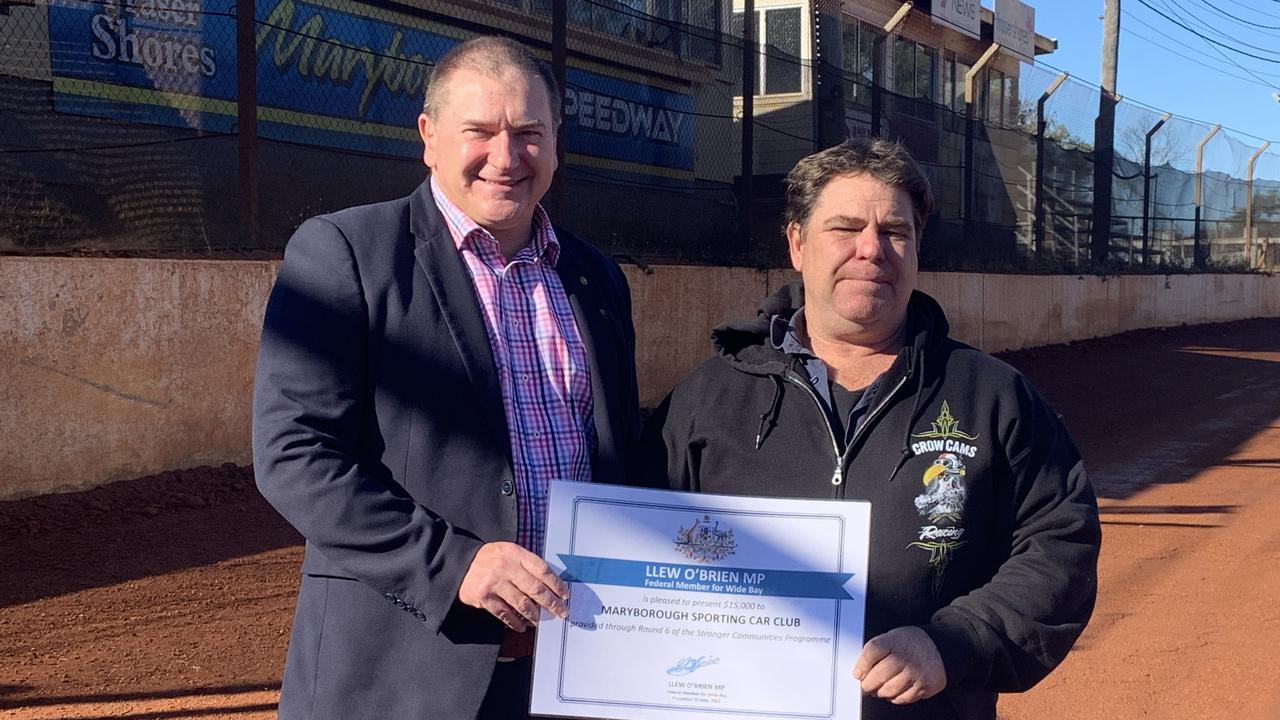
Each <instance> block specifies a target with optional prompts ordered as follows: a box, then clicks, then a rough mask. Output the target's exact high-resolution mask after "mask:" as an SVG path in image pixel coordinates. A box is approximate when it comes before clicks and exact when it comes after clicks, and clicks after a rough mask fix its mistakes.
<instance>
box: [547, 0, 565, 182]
mask: <svg viewBox="0 0 1280 720" xmlns="http://www.w3.org/2000/svg"><path fill="white" fill-rule="evenodd" d="M568 2H569V0H551V75H552V77H554V78H555V81H556V87H558V88H560V97H558V98H552V100H551V101H552V102H559V103H560V104H561V105H562V106H563V104H564V96H565V87H564V83H565V80H564V66H565V59H566V58H567V57H568V54H569V49H568V47H567V45H566V43H567V37H566V36H567V34H568V33H567V31H566V26H567V24H568V21H569V7H568ZM557 130H558V132H557V133H556V161H557V162H558V163H559V164H560V166H561V167H563V166H564V123H560V127H559V128H557Z"/></svg>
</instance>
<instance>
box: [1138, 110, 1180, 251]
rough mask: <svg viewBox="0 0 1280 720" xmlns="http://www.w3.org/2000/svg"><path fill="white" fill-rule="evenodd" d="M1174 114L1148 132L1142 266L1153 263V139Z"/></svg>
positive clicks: (1143, 186)
mask: <svg viewBox="0 0 1280 720" xmlns="http://www.w3.org/2000/svg"><path fill="white" fill-rule="evenodd" d="M1171 117H1173V113H1165V114H1164V116H1163V117H1161V118H1160V120H1159V121H1158V122H1157V123H1156V124H1155V125H1152V126H1151V129H1150V130H1148V131H1147V141H1146V146H1145V148H1144V150H1143V156H1142V266H1143V267H1146V266H1147V264H1148V263H1149V262H1150V261H1151V138H1152V137H1154V136H1155V134H1156V133H1157V132H1159V130H1160V128H1162V127H1164V124H1165V123H1167V122H1169V118H1171Z"/></svg>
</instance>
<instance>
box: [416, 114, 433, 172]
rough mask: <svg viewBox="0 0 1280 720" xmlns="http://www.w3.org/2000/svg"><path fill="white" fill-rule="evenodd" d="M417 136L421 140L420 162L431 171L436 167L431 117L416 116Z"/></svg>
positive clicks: (425, 115) (424, 115)
mask: <svg viewBox="0 0 1280 720" xmlns="http://www.w3.org/2000/svg"><path fill="white" fill-rule="evenodd" d="M418 136H419V137H421V138H422V162H423V164H424V165H426V166H427V167H429V168H431V169H432V170H434V169H435V167H436V158H437V157H438V155H437V153H436V141H437V136H436V123H435V121H434V120H432V119H431V116H429V115H427V114H426V113H422V114H421V115H419V116H418Z"/></svg>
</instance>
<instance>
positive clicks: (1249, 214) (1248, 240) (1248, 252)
mask: <svg viewBox="0 0 1280 720" xmlns="http://www.w3.org/2000/svg"><path fill="white" fill-rule="evenodd" d="M1269 147H1271V143H1269V142H1267V143H1263V144H1262V147H1260V148H1258V150H1257V152H1255V153H1254V154H1253V155H1252V156H1250V158H1249V169H1248V171H1247V172H1246V175H1247V177H1246V178H1245V188H1246V189H1245V194H1244V261H1245V267H1247V268H1249V269H1250V270H1252V269H1253V266H1254V262H1253V166H1254V165H1255V164H1257V162H1258V158H1260V157H1262V153H1264V152H1266V151H1267V148H1269Z"/></svg>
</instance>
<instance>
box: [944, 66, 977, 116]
mask: <svg viewBox="0 0 1280 720" xmlns="http://www.w3.org/2000/svg"><path fill="white" fill-rule="evenodd" d="M970 67H971V66H970V65H969V63H966V62H961V61H960V59H959V58H958V57H956V54H955V53H953V52H947V53H946V54H945V55H944V56H943V62H942V102H943V104H944V105H946V106H947V107H948V108H949V109H950V110H951V111H952V112H955V113H963V112H964V111H965V107H964V76H965V75H966V74H967V73H968V72H969V68H970Z"/></svg>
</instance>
